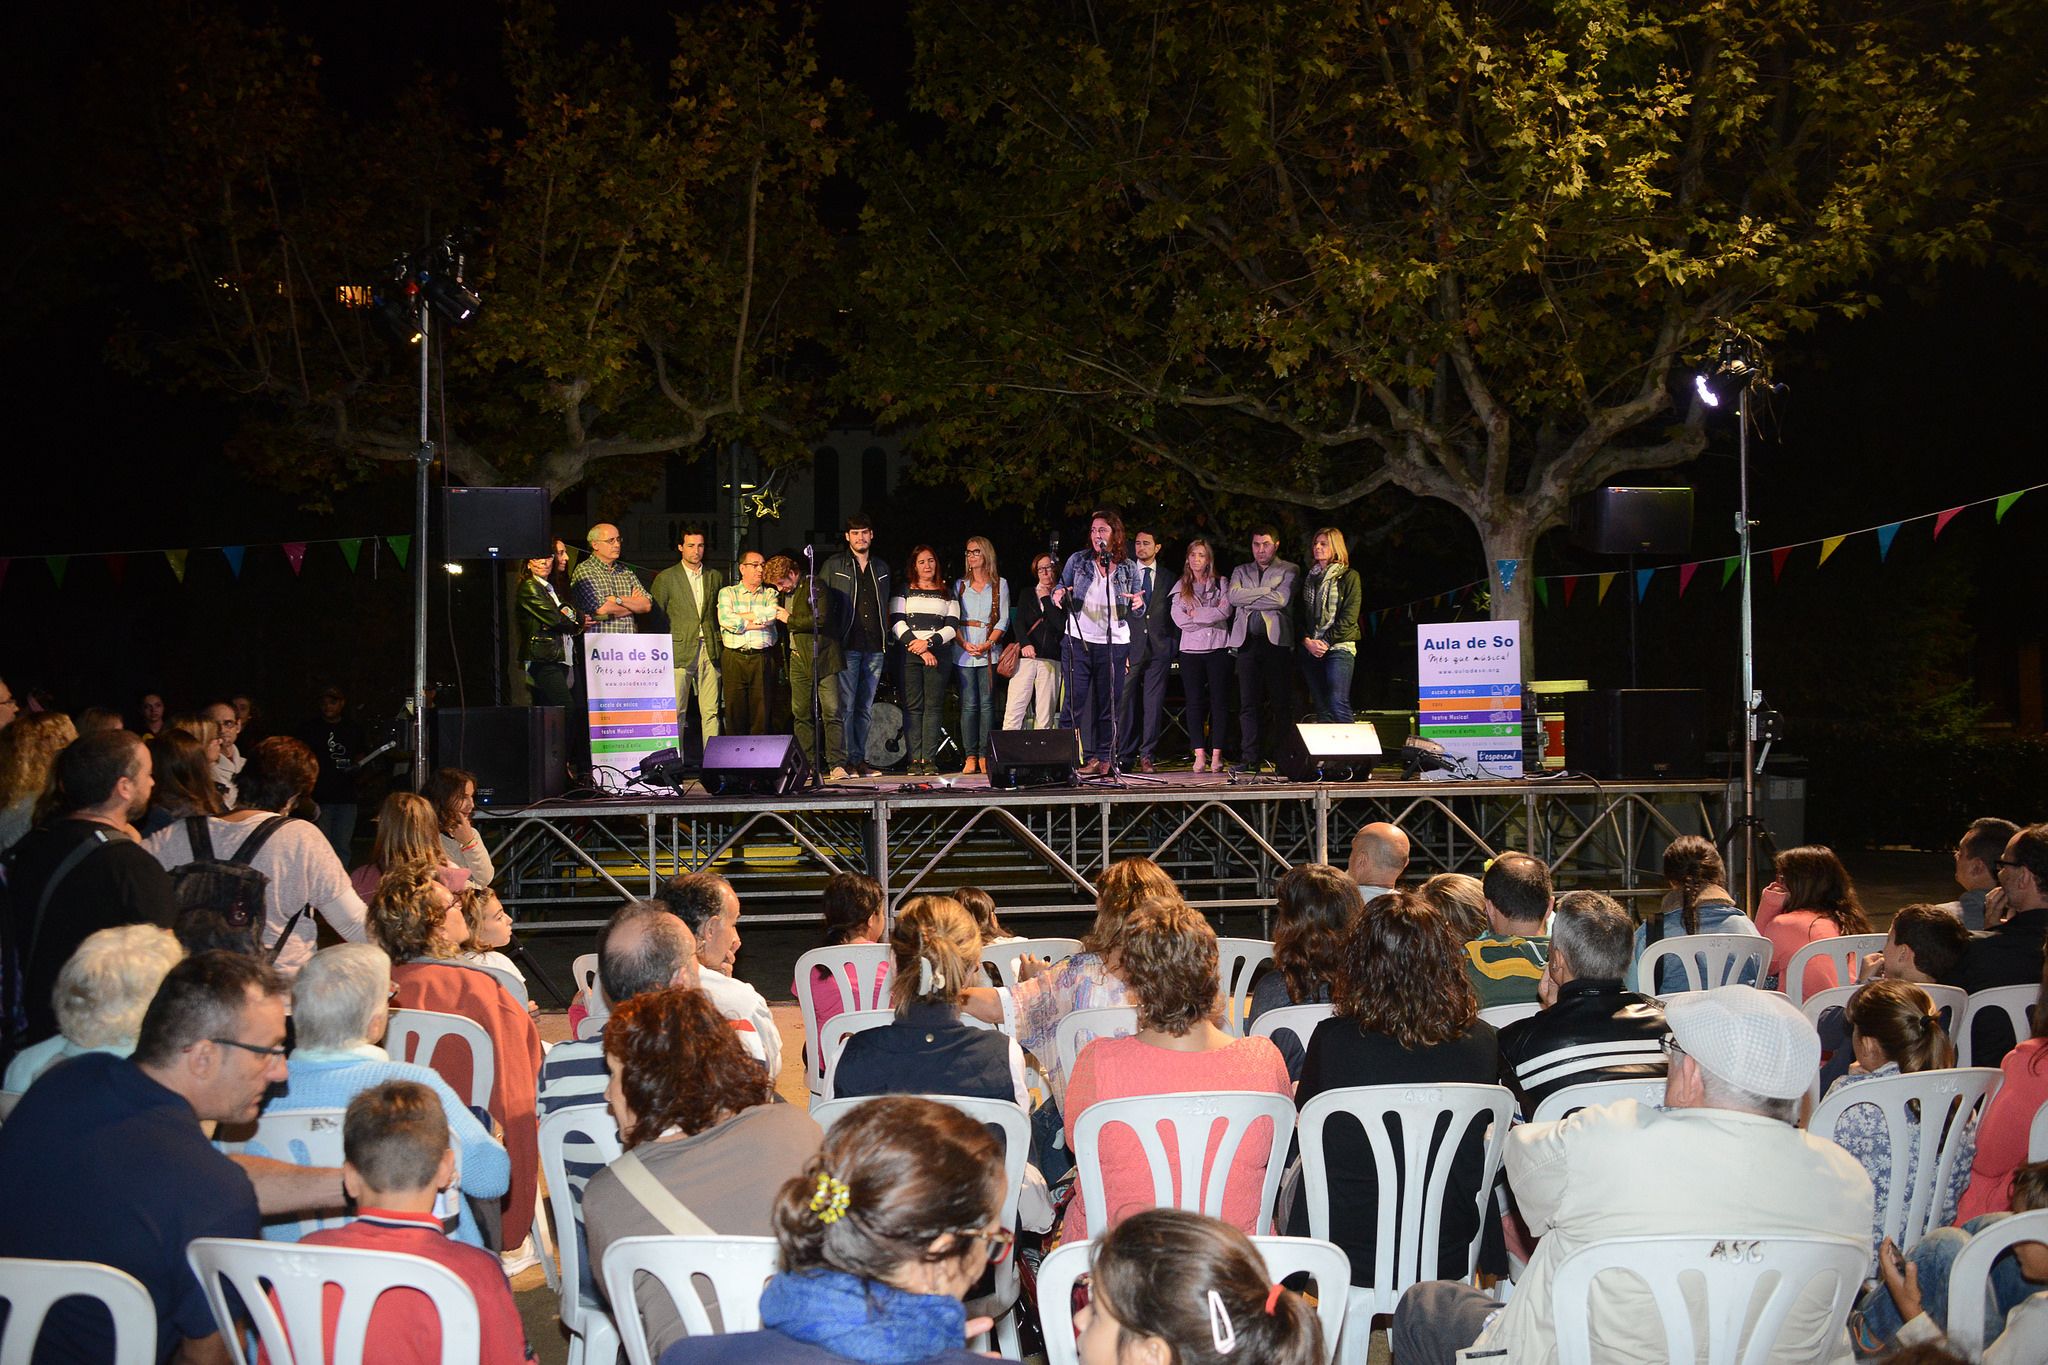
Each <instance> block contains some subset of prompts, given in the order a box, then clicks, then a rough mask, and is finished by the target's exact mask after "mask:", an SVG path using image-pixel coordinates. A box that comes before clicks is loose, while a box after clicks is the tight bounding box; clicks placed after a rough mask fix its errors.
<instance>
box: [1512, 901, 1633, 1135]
mask: <svg viewBox="0 0 2048 1365" xmlns="http://www.w3.org/2000/svg"><path fill="white" fill-rule="evenodd" d="M1634 934H1635V922H1634V921H1633V920H1632V919H1630V918H1629V913H1628V911H1626V910H1624V909H1622V908H1621V906H1620V905H1618V904H1616V903H1615V902H1614V901H1613V900H1612V899H1611V898H1609V897H1607V896H1603V895H1601V894H1600V893H1599V892H1598V891H1567V892H1565V893H1564V894H1563V895H1562V896H1559V897H1558V898H1557V913H1556V916H1555V918H1554V920H1553V923H1552V925H1551V931H1550V957H1549V959H1548V960H1547V961H1546V962H1545V963H1544V964H1543V979H1542V980H1541V981H1540V982H1538V983H1537V999H1538V1000H1539V1001H1541V1002H1542V1005H1543V1008H1542V1009H1541V1010H1539V1011H1537V1012H1536V1013H1535V1014H1532V1015H1530V1016H1529V1017H1528V1018H1527V1019H1517V1020H1515V1021H1514V1022H1513V1023H1511V1024H1509V1025H1508V1026H1507V1027H1506V1028H1503V1029H1502V1030H1501V1031H1500V1058H1501V1064H1502V1067H1503V1069H1504V1070H1505V1071H1506V1073H1507V1076H1506V1081H1507V1085H1508V1088H1509V1089H1511V1090H1513V1091H1514V1092H1515V1100H1516V1102H1517V1103H1518V1104H1519V1105H1520V1106H1521V1110H1522V1117H1524V1118H1528V1117H1530V1116H1531V1115H1533V1114H1535V1112H1536V1106H1537V1105H1539V1104H1541V1103H1543V1101H1544V1100H1545V1099H1546V1098H1548V1097H1549V1096H1550V1094H1551V1093H1552V1092H1553V1091H1557V1090H1562V1089H1563V1088H1564V1087H1566V1086H1568V1085H1584V1084H1586V1083H1587V1082H1589V1081H1624V1080H1629V1081H1632V1080H1642V1079H1644V1078H1646V1077H1653V1076H1654V1077H1661V1076H1663V1075H1664V1048H1663V1038H1664V1033H1665V1023H1664V1009H1663V1007H1662V1006H1661V1005H1659V1004H1658V1003H1657V1002H1656V1001H1655V1000H1652V999H1651V998H1650V997H1648V996H1647V995H1638V994H1636V993H1635V992H1634V991H1630V990H1624V989H1622V985H1621V979H1622V976H1623V975H1624V974H1625V973H1626V972H1627V971H1628V964H1629V952H1630V950H1631V949H1632V948H1633V946H1634Z"/></svg>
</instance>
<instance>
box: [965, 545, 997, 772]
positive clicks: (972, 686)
mask: <svg viewBox="0 0 2048 1365" xmlns="http://www.w3.org/2000/svg"><path fill="white" fill-rule="evenodd" d="M965 565H966V573H965V575H964V576H963V577H962V578H961V579H960V581H959V582H958V583H956V584H955V585H954V587H953V594H954V596H956V597H958V598H959V599H960V748H961V750H962V751H963V752H964V753H965V754H966V758H965V760H964V761H963V763H962V767H961V771H962V772H969V773H986V772H987V771H988V732H989V730H990V729H992V728H993V727H992V726H991V725H990V724H989V721H990V720H991V719H992V716H993V712H994V709H995V701H994V696H993V692H994V688H995V673H996V671H995V666H994V665H995V655H997V654H999V653H1000V652H1001V651H1002V648H1003V641H1004V639H1006V638H1007V637H1008V635H1009V630H1010V585H1009V584H1007V583H1005V582H1003V580H1002V577H1001V576H1000V575H999V574H997V573H996V547H995V546H994V545H992V544H990V543H989V539H988V537H987V536H974V537H972V538H971V539H969V540H968V542H967V558H966V561H965Z"/></svg>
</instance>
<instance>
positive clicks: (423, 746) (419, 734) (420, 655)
mask: <svg viewBox="0 0 2048 1365" xmlns="http://www.w3.org/2000/svg"><path fill="white" fill-rule="evenodd" d="M433 312H434V310H433V309H431V308H426V307H422V308H421V309H420V310H419V321H418V326H419V329H420V339H419V348H420V443H419V447H418V449H416V450H415V451H414V452H413V516H412V702H411V711H412V789H413V790H414V791H418V790H419V789H420V788H421V786H422V785H424V784H425V782H426V780H427V563H428V561H429V560H430V559H431V556H430V555H428V553H427V475H428V473H429V472H430V471H431V470H432V468H433V465H434V443H433V442H432V441H430V440H428V439H427V348H428V347H429V346H431V345H432V344H433V325H434V324H433Z"/></svg>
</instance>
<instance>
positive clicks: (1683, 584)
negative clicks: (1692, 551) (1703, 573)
mask: <svg viewBox="0 0 2048 1365" xmlns="http://www.w3.org/2000/svg"><path fill="white" fill-rule="evenodd" d="M1699 571H1700V566H1699V561H1698V560H1694V561H1693V562H1692V563H1690V564H1681V565H1679V566H1678V595H1679V596H1680V597H1683V596H1685V590H1686V589H1687V588H1689V587H1691V586H1692V576H1693V575H1694V574H1696V573H1698V572H1699Z"/></svg>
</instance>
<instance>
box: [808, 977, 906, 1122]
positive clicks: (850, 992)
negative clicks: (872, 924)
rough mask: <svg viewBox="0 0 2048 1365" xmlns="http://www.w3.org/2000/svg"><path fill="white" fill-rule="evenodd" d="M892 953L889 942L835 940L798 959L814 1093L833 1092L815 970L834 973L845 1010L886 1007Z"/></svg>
mask: <svg viewBox="0 0 2048 1365" xmlns="http://www.w3.org/2000/svg"><path fill="white" fill-rule="evenodd" d="M889 956H890V954H889V945H888V944H886V943H833V944H828V945H826V946H825V947H823V948H813V949H811V950H810V951H809V952H807V953H805V954H804V955H803V956H802V957H800V958H798V959H797V960H796V981H795V990H796V1003H797V1008H798V1009H799V1010H801V1011H802V1012H803V1016H804V1055H805V1056H806V1057H809V1058H810V1059H811V1072H810V1075H809V1076H808V1077H806V1080H807V1081H808V1082H809V1084H810V1088H811V1093H812V1094H813V1095H824V1094H828V1093H830V1092H828V1091H827V1090H826V1089H825V1054H824V1051H823V1049H822V1047H821V1046H820V1043H819V1037H818V1029H819V1025H818V1002H817V1001H816V1000H814V999H812V998H811V974H812V972H813V971H814V970H816V969H823V970H824V971H826V972H828V973H830V974H831V977H832V981H833V984H835V985H836V986H838V987H839V1004H840V1007H841V1009H842V1010H843V1011H845V1012H847V1013H852V1012H854V1011H867V1010H886V1009H887V1008H889V999H888V996H887V995H886V994H885V992H884V990H883V982H884V981H885V980H886V979H887V978H886V977H885V976H884V974H883V971H882V968H884V967H885V966H887V965H888V963H889ZM834 1017H835V1018H836V1017H837V1016H834ZM828 1022H829V1021H828Z"/></svg>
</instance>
